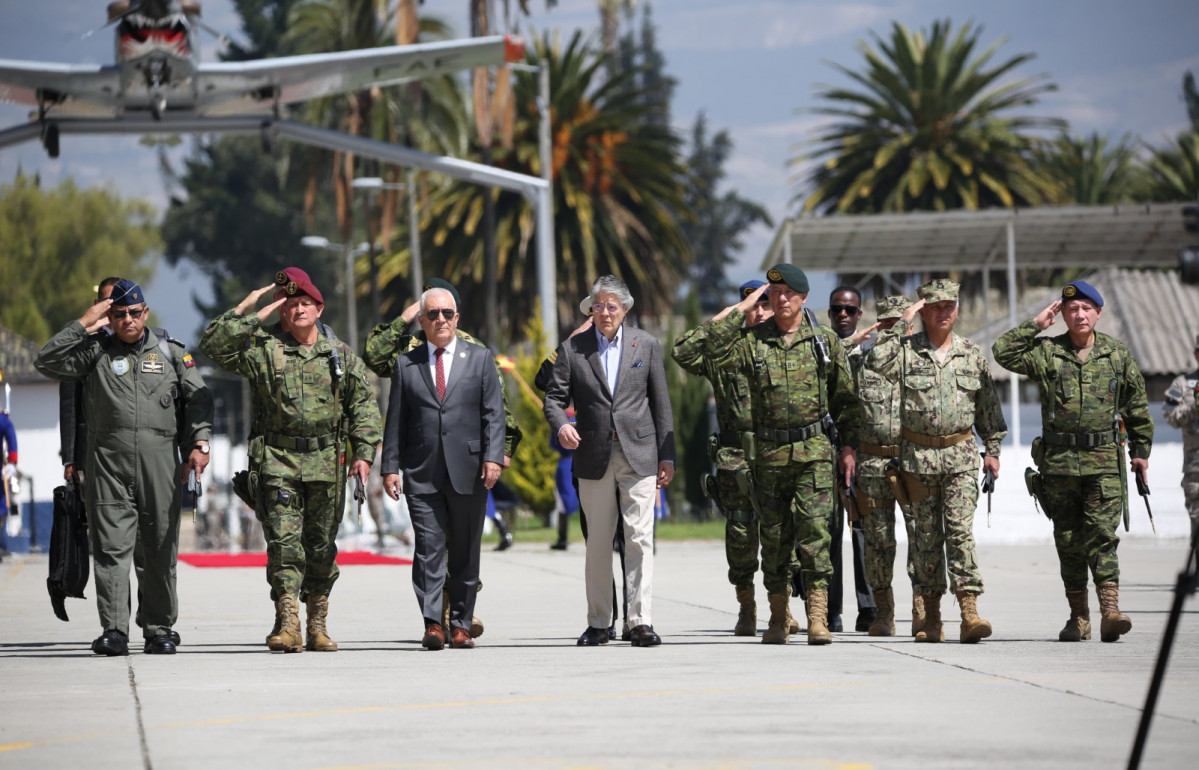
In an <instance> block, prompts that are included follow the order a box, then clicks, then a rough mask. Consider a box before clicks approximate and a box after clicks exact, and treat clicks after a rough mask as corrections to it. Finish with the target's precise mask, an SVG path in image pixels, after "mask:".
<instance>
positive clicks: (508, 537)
mask: <svg viewBox="0 0 1199 770" xmlns="http://www.w3.org/2000/svg"><path fill="white" fill-rule="evenodd" d="M512 539H513V538H512V533H511V532H505V533H504V534H502V535H500V542H499V543H497V544H496V546H495V550H497V551H507V550H508V549H509V548H511V547H512Z"/></svg>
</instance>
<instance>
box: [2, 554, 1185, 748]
mask: <svg viewBox="0 0 1199 770" xmlns="http://www.w3.org/2000/svg"><path fill="white" fill-rule="evenodd" d="M1185 547H1186V544H1185V543H1184V542H1183V541H1181V540H1164V541H1132V542H1126V543H1125V544H1124V545H1123V546H1122V547H1121V549H1120V558H1121V566H1122V572H1123V576H1124V577H1123V582H1122V586H1121V588H1122V591H1121V600H1122V601H1121V607H1122V609H1123V610H1124V611H1125V612H1126V613H1127V614H1128V615H1129V616H1130V617H1131V618H1132V623H1133V630H1132V633H1131V634H1129V635H1128V636H1126V637H1124V638H1123V639H1122V640H1121V641H1120V642H1118V643H1115V644H1103V643H1101V642H1100V641H1099V629H1098V625H1099V624H1098V617H1099V613H1098V602H1097V600H1096V599H1095V598H1094V596H1093V595H1092V598H1091V606H1092V612H1093V617H1094V623H1095V633H1094V639H1093V640H1092V641H1089V642H1082V643H1078V644H1065V643H1060V642H1058V641H1057V633H1058V630H1059V629H1060V628H1061V626H1062V624H1063V623H1064V621H1065V620H1066V617H1067V615H1068V608H1067V606H1066V602H1065V598H1064V596H1063V594H1062V589H1061V583H1060V580H1059V578H1058V574H1057V561H1056V557H1055V555H1054V551H1053V548H1052V546H1051V545H1048V544H1044V545H987V544H984V545H982V546H981V547H980V549H979V561H980V564H981V567H982V571H983V576H984V579H985V581H986V587H987V591H986V593H985V594H984V595H983V596H982V597H981V598H980V600H979V609H980V611H981V614H982V615H983V616H985V617H987V618H989V619H990V620H991V622H992V624H993V625H994V627H995V635H994V636H992V637H991V638H990V639H987V640H985V641H983V642H982V643H981V644H978V645H961V644H959V643H958V642H957V633H958V627H957V622H956V621H957V617H958V615H957V606H956V604H955V603H954V602H953V601H952V600H948V601H945V602H943V604H942V607H943V609H944V610H945V615H946V617H947V618H948V619H949V620H950V621H951V622H949V623H948V624H947V629H946V633H947V636H948V641H947V642H946V643H944V644H940V645H930V644H915V643H913V641H912V639H911V637H910V635H909V622H908V620H909V618H908V614H907V611H906V608H907V607H909V606H910V605H909V600H910V589H909V588H908V587H907V586H906V585H901V584H898V583H897V585H896V594H897V599H898V602H899V604H900V606H901V607H902V608H904V611H902V612H900V613H899V615H900V619H901V622H900V623H899V624H898V633H899V635H898V636H896V637H893V638H873V637H869V636H867V635H866V634H864V633H856V632H849V633H844V634H838V635H836V640H835V642H834V643H833V644H832V645H830V646H827V647H809V646H807V645H806V644H805V643H804V639H805V637H804V636H803V635H802V634H801V635H799V636H798V637H792V642H791V644H789V645H787V646H785V647H778V646H765V645H762V644H760V639H747V638H735V637H733V636H732V633H731V630H732V626H733V622H734V619H735V617H736V603H735V599H734V595H733V589H732V587H731V586H730V585H729V584H728V582H727V579H726V566H725V562H724V552H723V546H722V544H720V543H716V542H681V543H680V542H663V543H661V544H660V546H659V550H658V555H657V562H656V567H655V585H654V592H653V617H654V624H655V627H656V629H657V630H658V631H659V632H660V633H661V634H662V636H663V639H664V644H663V645H662V646H661V647H657V648H651V649H640V648H634V647H631V646H630V645H629V644H627V643H621V642H613V643H610V644H608V645H607V646H605V647H599V648H589V649H580V648H577V647H576V646H575V638H576V637H577V636H578V634H579V633H581V632H582V631H583V629H584V627H585V626H586V614H585V601H584V593H583V547H582V545H581V544H578V543H575V544H572V545H571V547H570V549H569V550H568V551H566V552H556V551H550V550H549V549H547V548H546V547H545V546H544V545H539V546H533V545H520V544H519V543H518V544H517V545H516V546H515V547H514V548H512V549H510V550H508V551H506V552H503V553H496V552H493V551H486V552H485V553H484V556H483V577H484V582H485V589H484V590H483V591H482V592H481V594H480V596H479V603H478V608H477V613H478V615H479V616H480V617H481V618H482V619H483V620H484V622H485V624H486V630H485V633H484V634H483V636H482V637H481V638H480V639H479V640H478V643H479V646H478V648H476V649H474V650H453V649H447V650H444V651H441V652H428V651H426V650H424V649H422V648H421V647H420V643H419V639H420V635H421V631H422V628H421V619H420V617H419V614H418V610H417V605H416V601H415V599H414V598H413V594H412V588H411V583H410V568H408V567H396V566H359V567H347V568H344V569H343V570H342V575H341V579H340V581H339V582H338V583H337V587H336V589H335V590H334V592H333V596H332V602H331V612H330V621H329V627H330V632H331V635H332V637H333V638H334V639H336V640H337V641H338V643H339V644H340V646H341V649H340V651H339V652H336V653H315V652H305V653H302V654H292V655H285V654H282V653H271V652H269V651H267V650H266V648H265V646H264V645H263V638H264V636H265V635H266V632H267V631H268V629H269V628H270V625H271V621H272V617H273V615H272V607H271V604H270V601H269V599H268V589H267V584H266V581H265V578H264V571H263V570H262V569H198V568H193V567H189V566H187V565H184V564H180V565H179V597H180V612H181V616H180V621H179V624H178V626H177V630H178V631H179V632H180V634H182V637H183V645H182V646H181V647H180V649H179V653H178V654H177V655H175V656H157V657H152V656H148V655H144V654H142V653H141V642H140V639H137V638H134V639H132V640H131V642H132V644H131V647H133V648H134V650H133V653H132V654H131V655H130V656H129V657H127V658H102V657H98V656H95V655H92V654H91V653H90V649H89V645H90V642H91V640H92V639H93V638H94V637H95V636H97V635H98V634H99V632H100V629H99V628H98V624H97V620H96V610H95V606H94V601H93V600H91V599H89V601H82V600H68V603H67V609H68V612H69V613H70V615H71V621H70V622H69V623H63V622H61V621H59V620H57V619H56V618H55V617H54V615H53V613H52V612H51V609H50V606H49V600H48V598H47V596H46V591H45V577H46V571H47V563H46V557H45V556H27V555H26V556H14V557H11V558H9V559H6V560H5V561H4V562H3V563H2V564H0V619H2V621H0V693H2V695H0V768H43V767H44V768H61V767H86V768H122V769H127V768H139V767H142V768H151V767H153V768H210V767H221V768H243V767H244V768H251V767H253V768H287V769H288V770H294V769H296V768H392V767H395V768H402V767H431V766H434V765H444V764H454V763H462V764H467V765H469V766H471V767H475V768H478V767H482V768H518V767H519V768H523V767H536V768H541V767H544V768H559V767H572V768H608V767H611V768H629V767H633V768H639V767H678V768H770V767H799V768H907V767H923V768H930V767H932V768H942V767H943V768H963V767H980V766H988V767H1000V768H1010V767H1028V768H1043V767H1054V768H1073V767H1078V768H1081V767H1087V768H1116V767H1123V766H1125V765H1126V763H1127V761H1128V756H1129V752H1130V750H1131V747H1132V744H1133V739H1134V736H1135V734H1136V729H1137V724H1138V721H1139V719H1140V716H1141V709H1142V706H1143V704H1144V701H1145V695H1146V692H1147V688H1148V685H1149V681H1150V675H1151V673H1152V671H1153V665H1154V660H1155V658H1156V656H1157V653H1158V649H1159V647H1160V644H1161V641H1162V632H1163V630H1164V628H1165V623H1166V617H1167V613H1168V609H1169V607H1170V604H1171V598H1172V591H1173V586H1174V584H1175V581H1176V579H1177V575H1178V573H1179V572H1180V571H1181V570H1182V568H1183V565H1184V563H1185V559H1184V556H1185ZM900 574H901V575H902V571H901V572H900ZM847 589H849V590H847V591H846V599H847V601H848V602H852V601H853V598H852V597H853V592H852V585H850V586H847ZM88 595H89V597H92V592H91V587H90V586H89V591H88ZM758 602H759V628H760V629H764V628H765V624H766V616H767V615H768V610H767V608H766V597H765V592H764V591H763V590H762V589H761V588H760V587H759V597H758ZM794 609H795V610H796V614H797V615H799V614H801V607H800V606H798V604H796V606H794ZM1184 609H1185V614H1184V615H1183V617H1182V622H1181V625H1180V627H1179V630H1178V635H1177V639H1176V641H1175V646H1174V652H1173V655H1172V657H1171V660H1170V664H1169V669H1168V672H1167V676H1166V679H1165V685H1164V687H1163V689H1162V692H1161V697H1160V700H1159V703H1158V707H1157V715H1156V718H1155V719H1154V721H1153V725H1152V731H1151V733H1150V736H1149V744H1148V749H1147V751H1146V753H1145V756H1144V761H1143V765H1142V766H1143V767H1146V768H1192V767H1194V766H1195V763H1196V757H1199V698H1196V697H1195V693H1196V692H1199V604H1196V599H1195V597H1191V598H1190V599H1188V601H1187V604H1186V605H1185V607H1184ZM846 610H847V615H846V618H845V620H846V624H847V627H850V628H852V622H853V616H854V613H853V608H852V607H849V606H847V607H846ZM135 633H136V629H135Z"/></svg>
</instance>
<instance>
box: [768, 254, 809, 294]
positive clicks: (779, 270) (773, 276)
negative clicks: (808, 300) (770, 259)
mask: <svg viewBox="0 0 1199 770" xmlns="http://www.w3.org/2000/svg"><path fill="white" fill-rule="evenodd" d="M766 280H768V281H770V282H771V283H785V284H787V285H788V286H790V287H791V288H792V289H795V290H796V291H797V292H799V293H800V294H807V293H808V277H807V276H806V275H804V271H802V270H800V269H799V268H798V267H796V266H795V265H789V264H787V263H785V262H784V263H782V264H779V265H775V266H774V267H772V268H770V269H769V270H767V271H766Z"/></svg>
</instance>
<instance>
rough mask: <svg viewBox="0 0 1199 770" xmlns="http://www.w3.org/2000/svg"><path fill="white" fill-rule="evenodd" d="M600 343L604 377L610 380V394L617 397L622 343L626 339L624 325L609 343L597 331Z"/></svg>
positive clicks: (617, 330)
mask: <svg viewBox="0 0 1199 770" xmlns="http://www.w3.org/2000/svg"><path fill="white" fill-rule="evenodd" d="M595 336H596V339H597V340H598V341H599V357H600V363H601V364H602V365H603V367H604V375H605V376H607V378H608V392H609V393H611V394H612V395H613V396H615V395H616V376H617V375H618V374H619V373H620V353H621V342H622V341H623V339H624V324H621V325H620V326H618V327H616V336H614V337H613V338H612V341H611V342H608V338H607V337H605V336H604V335H603V332H601V331H600V330H599V329H596V330H595Z"/></svg>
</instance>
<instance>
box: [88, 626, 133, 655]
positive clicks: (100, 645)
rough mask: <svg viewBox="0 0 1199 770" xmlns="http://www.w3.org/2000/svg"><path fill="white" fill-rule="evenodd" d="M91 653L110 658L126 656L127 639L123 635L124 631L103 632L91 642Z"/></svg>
mask: <svg viewBox="0 0 1199 770" xmlns="http://www.w3.org/2000/svg"><path fill="white" fill-rule="evenodd" d="M92 652H94V653H96V654H97V655H108V656H110V657H112V656H116V655H128V654H129V637H128V636H126V635H125V632H124V631H105V632H104V633H102V634H100V636H99V637H97V639H96V641H94V642H92Z"/></svg>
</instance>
